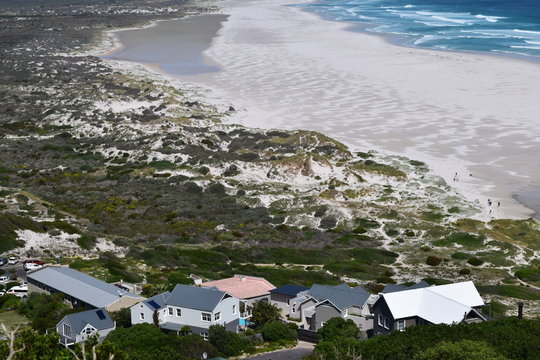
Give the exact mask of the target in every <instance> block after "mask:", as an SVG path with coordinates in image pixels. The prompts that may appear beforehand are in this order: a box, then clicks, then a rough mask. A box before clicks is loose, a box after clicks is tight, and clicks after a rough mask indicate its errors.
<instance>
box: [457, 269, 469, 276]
mask: <svg viewBox="0 0 540 360" xmlns="http://www.w3.org/2000/svg"><path fill="white" fill-rule="evenodd" d="M470 273H471V270H470V269H461V270H459V274H460V275H469V274H470Z"/></svg>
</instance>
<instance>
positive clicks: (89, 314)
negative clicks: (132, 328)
mask: <svg viewBox="0 0 540 360" xmlns="http://www.w3.org/2000/svg"><path fill="white" fill-rule="evenodd" d="M114 329H116V323H115V322H114V321H113V320H112V319H111V317H110V316H109V313H108V312H107V310H105V309H103V308H102V309H94V310H88V311H83V312H79V313H75V314H69V315H66V316H64V318H63V319H62V320H60V322H59V323H58V324H57V325H56V332H57V333H58V335H60V344H62V345H65V346H68V345H73V344H76V343H80V342H83V341H86V340H88V338H90V337H91V336H93V335H97V336H98V339H99V340H103V339H104V338H106V337H107V335H108V334H109V333H110V332H111V331H113V330H114Z"/></svg>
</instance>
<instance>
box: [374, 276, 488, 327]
mask: <svg viewBox="0 0 540 360" xmlns="http://www.w3.org/2000/svg"><path fill="white" fill-rule="evenodd" d="M483 306H484V301H483V300H482V298H481V297H480V294H479V293H478V290H476V287H475V286H474V284H473V283H472V281H466V282H460V283H456V284H448V285H440V286H431V287H424V288H416V289H415V288H413V289H408V290H400V291H395V292H390V293H383V294H381V296H380V297H379V299H378V300H377V302H376V303H375V304H374V305H373V312H374V318H375V323H374V327H373V330H374V334H375V335H382V334H387V333H389V332H391V331H394V330H404V329H405V328H407V327H410V326H414V325H429V324H455V323H460V322H479V321H485V320H486V318H485V317H484V315H482V312H481V308H482V307H483Z"/></svg>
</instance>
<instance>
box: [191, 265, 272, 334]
mask: <svg viewBox="0 0 540 360" xmlns="http://www.w3.org/2000/svg"><path fill="white" fill-rule="evenodd" d="M201 286H202V287H206V288H210V287H215V288H217V289H219V290H221V291H225V292H227V293H229V294H231V295H232V296H234V297H236V298H238V299H240V301H241V303H240V307H241V313H240V326H245V325H247V323H248V321H247V319H249V317H250V316H251V309H252V307H253V304H254V303H255V302H257V301H259V300H270V291H271V290H273V289H275V288H276V287H275V286H274V285H272V283H270V282H269V281H268V280H266V279H264V278H261V277H255V276H246V275H234V276H233V277H231V278H226V279H221V280H215V281H208V282H205V283H202V284H201Z"/></svg>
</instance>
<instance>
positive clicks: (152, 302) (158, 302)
mask: <svg viewBox="0 0 540 360" xmlns="http://www.w3.org/2000/svg"><path fill="white" fill-rule="evenodd" d="M170 294H171V293H170V292H169V291H165V292H164V293H161V294H157V295H156V296H152V297H151V298H150V299H148V300H145V301H143V303H144V304H146V305H148V307H149V308H150V309H152V310H159V309H161V308H163V307H165V301H166V300H167V298H168V297H169V295H170Z"/></svg>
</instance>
